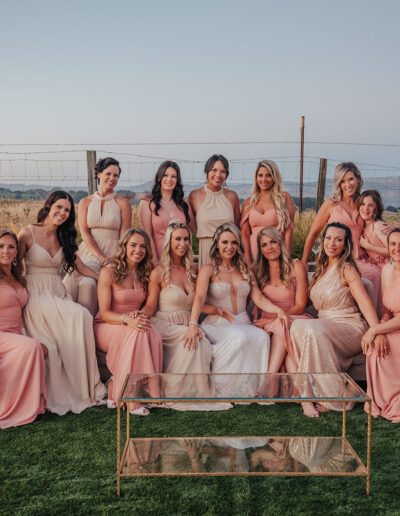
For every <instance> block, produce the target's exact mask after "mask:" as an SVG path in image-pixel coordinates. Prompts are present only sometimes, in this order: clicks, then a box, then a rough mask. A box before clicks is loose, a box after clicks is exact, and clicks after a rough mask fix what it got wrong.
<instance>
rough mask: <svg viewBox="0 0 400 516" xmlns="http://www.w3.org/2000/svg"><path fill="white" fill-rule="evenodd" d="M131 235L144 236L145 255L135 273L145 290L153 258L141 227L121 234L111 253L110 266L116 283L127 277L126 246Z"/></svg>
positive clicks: (148, 241) (147, 239)
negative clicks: (112, 253)
mask: <svg viewBox="0 0 400 516" xmlns="http://www.w3.org/2000/svg"><path fill="white" fill-rule="evenodd" d="M132 235H141V236H142V237H143V238H144V241H145V244H146V255H145V257H144V258H143V260H142V261H141V262H140V263H139V264H138V266H137V272H136V274H137V279H138V280H139V281H140V282H141V284H142V285H143V288H144V290H145V291H146V292H147V287H148V283H149V276H150V272H151V271H152V269H153V264H152V261H151V260H152V258H153V253H152V251H151V243H150V238H149V235H148V234H147V233H146V231H143V229H140V228H131V229H128V230H127V231H126V232H125V233H124V234H123V235H122V237H121V238H120V240H119V242H118V247H117V249H116V250H115V253H114V255H113V260H112V262H111V268H112V270H113V272H114V278H115V281H116V283H117V284H118V285H122V283H123V281H124V279H125V278H127V277H128V274H129V267H128V261H127V259H126V246H127V243H128V241H129V239H130V238H131V236H132Z"/></svg>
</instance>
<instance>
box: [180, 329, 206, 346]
mask: <svg viewBox="0 0 400 516" xmlns="http://www.w3.org/2000/svg"><path fill="white" fill-rule="evenodd" d="M202 338H203V333H202V331H201V330H200V328H199V327H198V326H197V324H189V328H188V329H187V332H186V333H185V335H184V336H183V339H182V341H183V347H184V348H185V349H187V350H188V351H190V350H191V349H196V348H197V339H198V340H201V339H202Z"/></svg>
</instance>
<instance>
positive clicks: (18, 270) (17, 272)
mask: <svg viewBox="0 0 400 516" xmlns="http://www.w3.org/2000/svg"><path fill="white" fill-rule="evenodd" d="M6 235H9V236H10V237H12V238H13V239H14V240H15V245H16V248H17V251H18V239H17V236H16V234H15V233H13V232H12V231H9V230H8V229H0V239H1V238H3V236H6ZM15 259H16V264H15V265H14V263H12V264H11V274H12V275H13V276H14V278H15V279H16V280H17V281H18V283H21V285H23V286H24V287H25V279H24V278H23V277H22V271H23V267H22V261H21V259H20V257H19V256H18V254H17V256H16V258H15ZM5 277H6V275H5V274H4V272H3V271H2V269H1V267H0V279H4V278H5Z"/></svg>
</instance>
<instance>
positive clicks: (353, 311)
mask: <svg viewBox="0 0 400 516" xmlns="http://www.w3.org/2000/svg"><path fill="white" fill-rule="evenodd" d="M310 297H311V301H312V303H313V305H314V307H315V309H316V310H318V319H307V320H306V319H297V320H295V321H293V323H292V325H291V328H290V336H291V344H292V348H293V349H292V353H293V356H294V357H295V360H296V362H297V364H298V372H299V373H334V372H341V371H346V370H347V369H348V368H349V367H350V365H351V363H352V360H353V357H354V355H357V354H358V353H360V352H361V339H362V336H363V335H364V333H365V332H366V331H367V328H368V325H367V323H366V322H365V321H364V319H363V318H362V317H361V314H360V312H359V311H358V308H357V306H356V303H355V301H354V299H353V297H352V295H351V293H350V289H349V287H347V286H344V285H342V283H341V281H340V276H339V273H338V272H337V267H336V265H335V266H334V267H332V268H331V269H329V270H328V272H326V273H325V274H324V275H323V276H322V277H321V278H320V279H319V280H318V281H317V283H316V284H315V285H314V286H313V287H312V289H311V291H310ZM315 388H316V390H317V391H321V392H322V391H325V393H326V394H329V392H330V388H331V387H330V385H329V382H328V381H326V379H323V378H322V379H321V381H320V385H316V386H315ZM305 394H312V393H308V392H305ZM347 405H348V408H351V406H350V405H351V404H350V403H348V404H347ZM327 406H328V407H329V408H331V409H332V410H342V404H341V403H330V404H329V405H328V404H327Z"/></svg>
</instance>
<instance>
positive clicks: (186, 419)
mask: <svg viewBox="0 0 400 516" xmlns="http://www.w3.org/2000/svg"><path fill="white" fill-rule="evenodd" d="M131 424H132V430H131V433H132V434H134V435H135V436H137V437H167V436H235V435H240V436H243V435H325V436H332V435H341V414H340V413H336V412H328V413H326V414H322V415H321V417H320V419H319V420H311V419H308V418H305V417H303V416H302V415H301V411H300V408H299V407H298V406H297V405H291V404H290V405H284V404H281V405H273V406H267V407H262V406H259V405H250V406H249V405H241V406H236V407H235V408H234V409H232V410H229V411H227V412H214V413H212V412H208V413H201V412H175V411H172V410H166V409H153V410H152V413H151V414H150V416H148V417H146V418H139V417H134V418H132V419H131ZM347 428H348V430H347V434H348V438H349V441H350V443H351V444H352V445H353V447H354V448H355V450H356V451H357V452H358V453H359V455H360V457H361V459H362V460H363V461H364V462H365V459H366V429H367V417H366V414H365V413H364V412H363V408H362V406H361V404H358V405H357V406H356V408H355V409H353V410H352V411H351V412H349V413H348V414H347ZM0 457H1V468H0V513H1V514H46V515H50V514H111V513H113V512H118V513H120V514H144V515H149V514H157V515H164V514H170V515H173V514H193V515H198V514H209V515H213V514H221V515H225V514H237V515H250V514H252V515H253V514H296V515H298V514H322V513H326V514H357V515H359V514H400V425H395V424H392V423H390V422H388V421H386V420H384V419H378V420H373V422H372V478H371V496H370V497H367V496H366V495H365V484H366V480H365V478H363V477H356V478H335V477H333V478H329V477H325V478H324V477H314V478H294V477H287V478H279V477H275V478H274V477H252V478H249V477H205V478H200V477H185V478H140V479H137V478H128V479H122V480H121V486H122V491H123V496H121V497H120V498H118V497H117V496H116V475H115V473H116V411H115V410H114V411H111V410H108V409H107V408H105V407H95V408H92V409H88V410H86V411H85V412H83V413H82V414H80V415H75V414H67V415H66V416H63V417H60V416H56V415H52V414H49V413H46V414H45V415H44V416H41V417H39V418H38V420H37V421H36V422H34V423H32V424H30V425H26V426H24V427H20V428H11V429H7V430H2V431H1V432H0Z"/></svg>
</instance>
